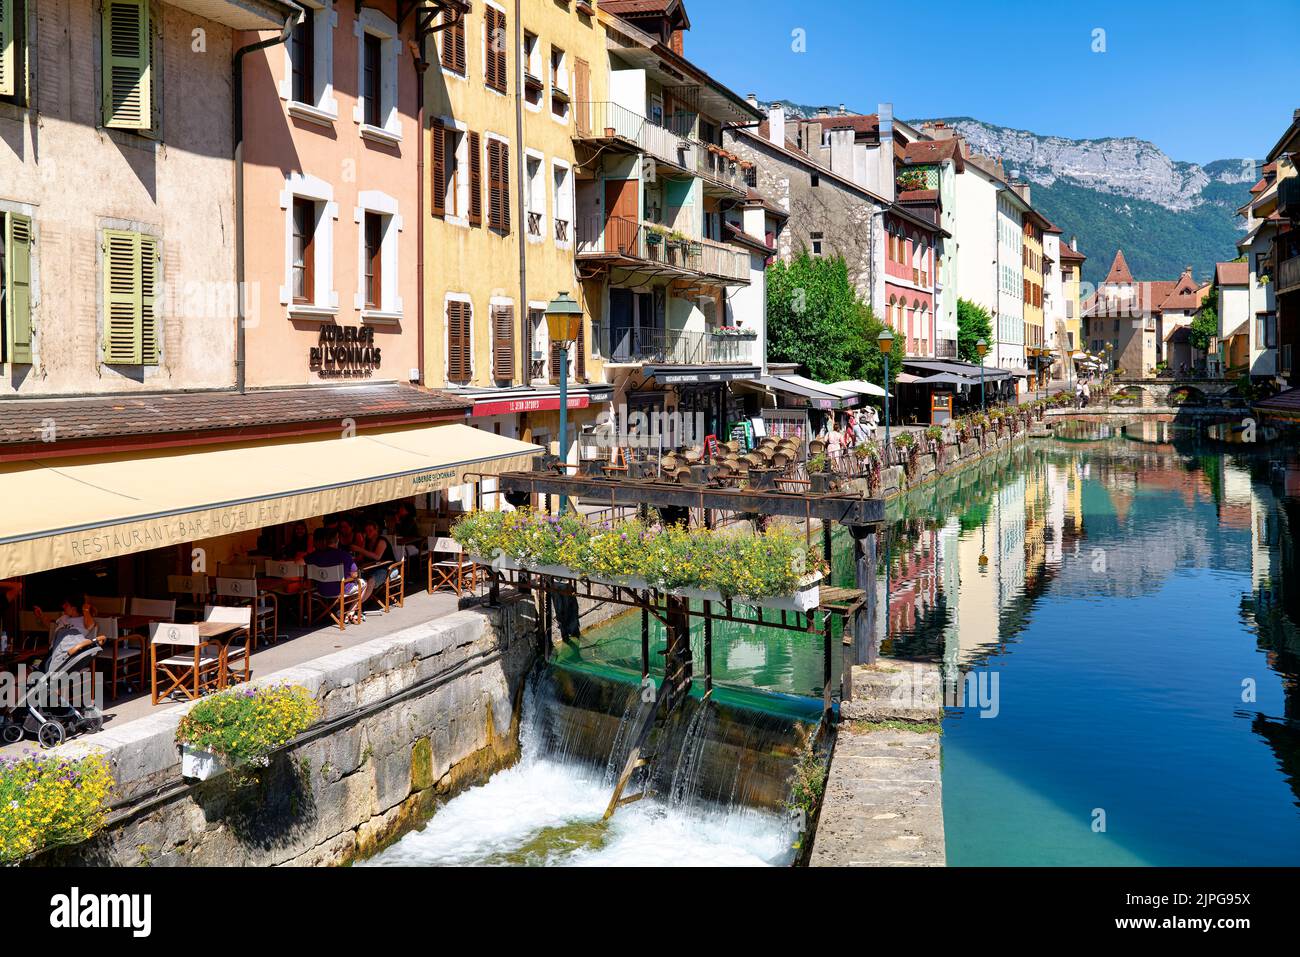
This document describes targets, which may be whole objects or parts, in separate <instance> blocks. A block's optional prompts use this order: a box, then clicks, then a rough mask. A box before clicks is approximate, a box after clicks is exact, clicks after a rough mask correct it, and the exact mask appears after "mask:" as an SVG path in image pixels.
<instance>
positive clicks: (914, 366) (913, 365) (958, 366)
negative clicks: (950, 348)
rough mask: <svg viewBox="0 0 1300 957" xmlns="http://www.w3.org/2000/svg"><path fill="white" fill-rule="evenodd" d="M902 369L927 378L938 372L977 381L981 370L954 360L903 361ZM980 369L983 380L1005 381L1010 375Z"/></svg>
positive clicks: (975, 366)
mask: <svg viewBox="0 0 1300 957" xmlns="http://www.w3.org/2000/svg"><path fill="white" fill-rule="evenodd" d="M903 367H904V368H906V369H911V370H912V371H913V372H920V373H923V374H924V375H927V376H929V375H934V374H936V373H939V372H951V373H952V374H953V375H960V376H966V377H967V378H970V379H978V378H979V377H980V368H981V367H980V366H978V365H976V364H975V363H974V362H962V361H961V360H955V359H946V360H945V359H904V360H903ZM982 368H983V369H984V378H985V380H990V379H1005V378H1007V377H1008V376H1009V375H1010V374H1011V373H1009V372H1008V371H1007V370H1006V369H1003V368H1000V367H999V366H990V365H986V366H983V367H982Z"/></svg>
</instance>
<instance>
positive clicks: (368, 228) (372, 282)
mask: <svg viewBox="0 0 1300 957" xmlns="http://www.w3.org/2000/svg"><path fill="white" fill-rule="evenodd" d="M363 241H364V243H365V254H364V257H363V260H364V265H365V273H364V285H365V299H364V301H365V305H366V308H367V309H380V308H382V306H383V301H384V296H383V289H384V285H383V247H384V217H383V216H382V215H381V214H380V213H372V212H367V213H366V214H365V228H364V232H363Z"/></svg>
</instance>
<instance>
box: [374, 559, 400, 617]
mask: <svg viewBox="0 0 1300 957" xmlns="http://www.w3.org/2000/svg"><path fill="white" fill-rule="evenodd" d="M394 592H396V593H397V597H393V593H394ZM379 604H380V605H382V606H383V608H384V614H385V615H386V614H388V610H389V608H390V607H391V606H392V605H394V604H395V605H397V607H398V608H405V607H406V556H405V555H403V556H402V557H401V558H397V559H394V560H393V561H391V562H389V564H388V574H387V575H386V576H385V578H384V594H383V597H382V598H380V599H379Z"/></svg>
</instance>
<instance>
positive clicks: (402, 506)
mask: <svg viewBox="0 0 1300 957" xmlns="http://www.w3.org/2000/svg"><path fill="white" fill-rule="evenodd" d="M393 534H394V535H396V536H397V537H398V538H419V537H420V525H419V523H418V522H416V520H415V509H413V508H412V507H411V503H410V502H406V501H402V502H398V503H397V517H396V518H395V519H394V520H393Z"/></svg>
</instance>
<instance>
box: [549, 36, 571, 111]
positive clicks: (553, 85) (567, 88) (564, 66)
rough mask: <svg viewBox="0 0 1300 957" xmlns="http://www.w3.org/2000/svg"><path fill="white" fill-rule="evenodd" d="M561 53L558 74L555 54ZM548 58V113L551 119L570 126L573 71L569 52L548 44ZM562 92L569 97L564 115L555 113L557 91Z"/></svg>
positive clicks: (565, 102) (565, 104) (565, 103)
mask: <svg viewBox="0 0 1300 957" xmlns="http://www.w3.org/2000/svg"><path fill="white" fill-rule="evenodd" d="M557 50H558V51H559V53H560V69H559V72H558V74H557V72H556V70H555V66H554V62H553V59H554V56H555V52H556V51H557ZM547 52H548V54H549V55H548V56H547V58H546V77H547V83H546V101H547V102H546V112H547V113H549V114H550V116H551V119H553V120H555V122H557V123H562V124H564V125H565V126H568V125H569V120H570V119H571V118H572V116H573V70H572V68H571V67H570V66H569V51H568V50H566V49H564V48H563V47H559V46H556V45H555V44H554V43H550V44H547ZM557 89H558V90H561V91H562V92H564V93H565V95H567V96H568V99H567V100H565V101H564V114H563V115H561V114H559V113H556V112H555V97H554V95H553V93H554V91H555V90H557Z"/></svg>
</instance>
